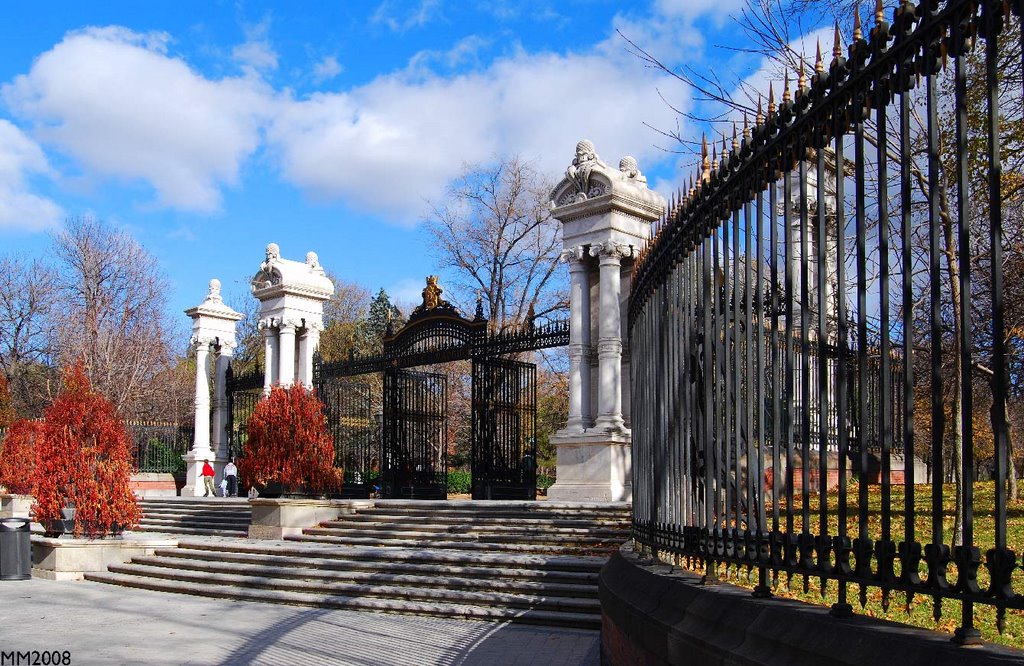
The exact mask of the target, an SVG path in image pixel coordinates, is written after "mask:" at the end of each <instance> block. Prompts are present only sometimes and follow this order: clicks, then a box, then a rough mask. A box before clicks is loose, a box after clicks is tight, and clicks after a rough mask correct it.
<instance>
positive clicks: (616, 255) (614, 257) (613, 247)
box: [590, 241, 636, 263]
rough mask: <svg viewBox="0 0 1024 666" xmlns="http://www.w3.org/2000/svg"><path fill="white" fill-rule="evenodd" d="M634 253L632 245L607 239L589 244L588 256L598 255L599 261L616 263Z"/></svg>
mask: <svg viewBox="0 0 1024 666" xmlns="http://www.w3.org/2000/svg"><path fill="white" fill-rule="evenodd" d="M634 254H636V249H635V248H634V247H633V246H632V245H626V244H625V243H616V242H614V241H608V242H607V243H595V244H594V245H591V246H590V256H592V257H598V258H599V259H600V260H601V263H612V262H615V263H618V262H621V261H622V260H623V259H629V258H630V257H632V256H634Z"/></svg>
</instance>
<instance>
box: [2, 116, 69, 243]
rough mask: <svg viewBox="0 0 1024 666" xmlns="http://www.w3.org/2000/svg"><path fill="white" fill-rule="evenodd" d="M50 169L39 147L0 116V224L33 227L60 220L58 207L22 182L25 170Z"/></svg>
mask: <svg viewBox="0 0 1024 666" xmlns="http://www.w3.org/2000/svg"><path fill="white" fill-rule="evenodd" d="M50 172H51V170H50V166H49V164H48V162H47V160H46V156H45V155H44V154H43V150H42V148H40V147H39V145H38V144H36V143H35V142H34V141H33V140H32V139H30V138H29V137H28V136H26V135H25V134H24V133H23V132H22V131H21V130H19V129H18V128H17V127H15V126H14V125H12V124H11V123H9V122H8V121H6V120H3V119H0V228H2V229H25V230H31V231H35V230H39V229H46V228H48V227H51V226H54V225H56V224H57V223H58V222H59V221H60V219H61V217H63V212H62V211H61V209H60V207H59V206H58V205H57V204H55V203H54V202H52V201H50V200H49V199H45V198H43V197H40V196H37V195H35V194H32V193H31V192H29V191H28V187H27V184H26V182H25V176H26V174H30V173H38V174H50Z"/></svg>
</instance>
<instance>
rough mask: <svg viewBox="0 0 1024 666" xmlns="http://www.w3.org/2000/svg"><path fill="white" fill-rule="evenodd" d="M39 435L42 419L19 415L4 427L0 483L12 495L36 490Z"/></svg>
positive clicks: (41, 428) (0, 458)
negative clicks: (25, 417)
mask: <svg viewBox="0 0 1024 666" xmlns="http://www.w3.org/2000/svg"><path fill="white" fill-rule="evenodd" d="M42 436H43V422H42V421H29V420H28V419H21V420H20V421H15V422H14V423H12V424H11V426H10V427H9V428H8V429H7V435H5V436H4V442H3V447H2V448H0V486H3V487H4V488H7V492H9V493H13V494H15V495H31V494H33V493H34V492H35V490H36V477H35V467H36V457H35V456H36V446H37V443H38V442H39V440H40V438H42Z"/></svg>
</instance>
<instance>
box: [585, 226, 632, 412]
mask: <svg viewBox="0 0 1024 666" xmlns="http://www.w3.org/2000/svg"><path fill="white" fill-rule="evenodd" d="M590 254H591V256H595V257H598V259H599V262H600V283H599V288H600V294H601V298H600V308H601V309H600V312H599V313H598V317H599V329H598V331H599V332H598V340H597V360H598V393H597V409H598V411H597V420H596V421H595V423H594V426H595V427H596V428H598V429H600V430H605V431H608V432H625V421H623V419H622V338H621V334H622V328H621V319H622V314H621V312H620V307H619V303H620V296H621V291H622V281H621V276H620V271H621V269H622V258H623V257H626V256H630V247H629V246H628V245H622V244H619V243H615V242H610V241H609V242H607V243H601V244H598V245H593V246H591V248H590Z"/></svg>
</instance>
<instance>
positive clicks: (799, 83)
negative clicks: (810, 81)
mask: <svg viewBox="0 0 1024 666" xmlns="http://www.w3.org/2000/svg"><path fill="white" fill-rule="evenodd" d="M806 90H807V74H806V73H804V57H803V56H802V55H801V56H800V69H799V73H798V74H797V77H796V94H797V95H803V94H804V92H805V91H806Z"/></svg>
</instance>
